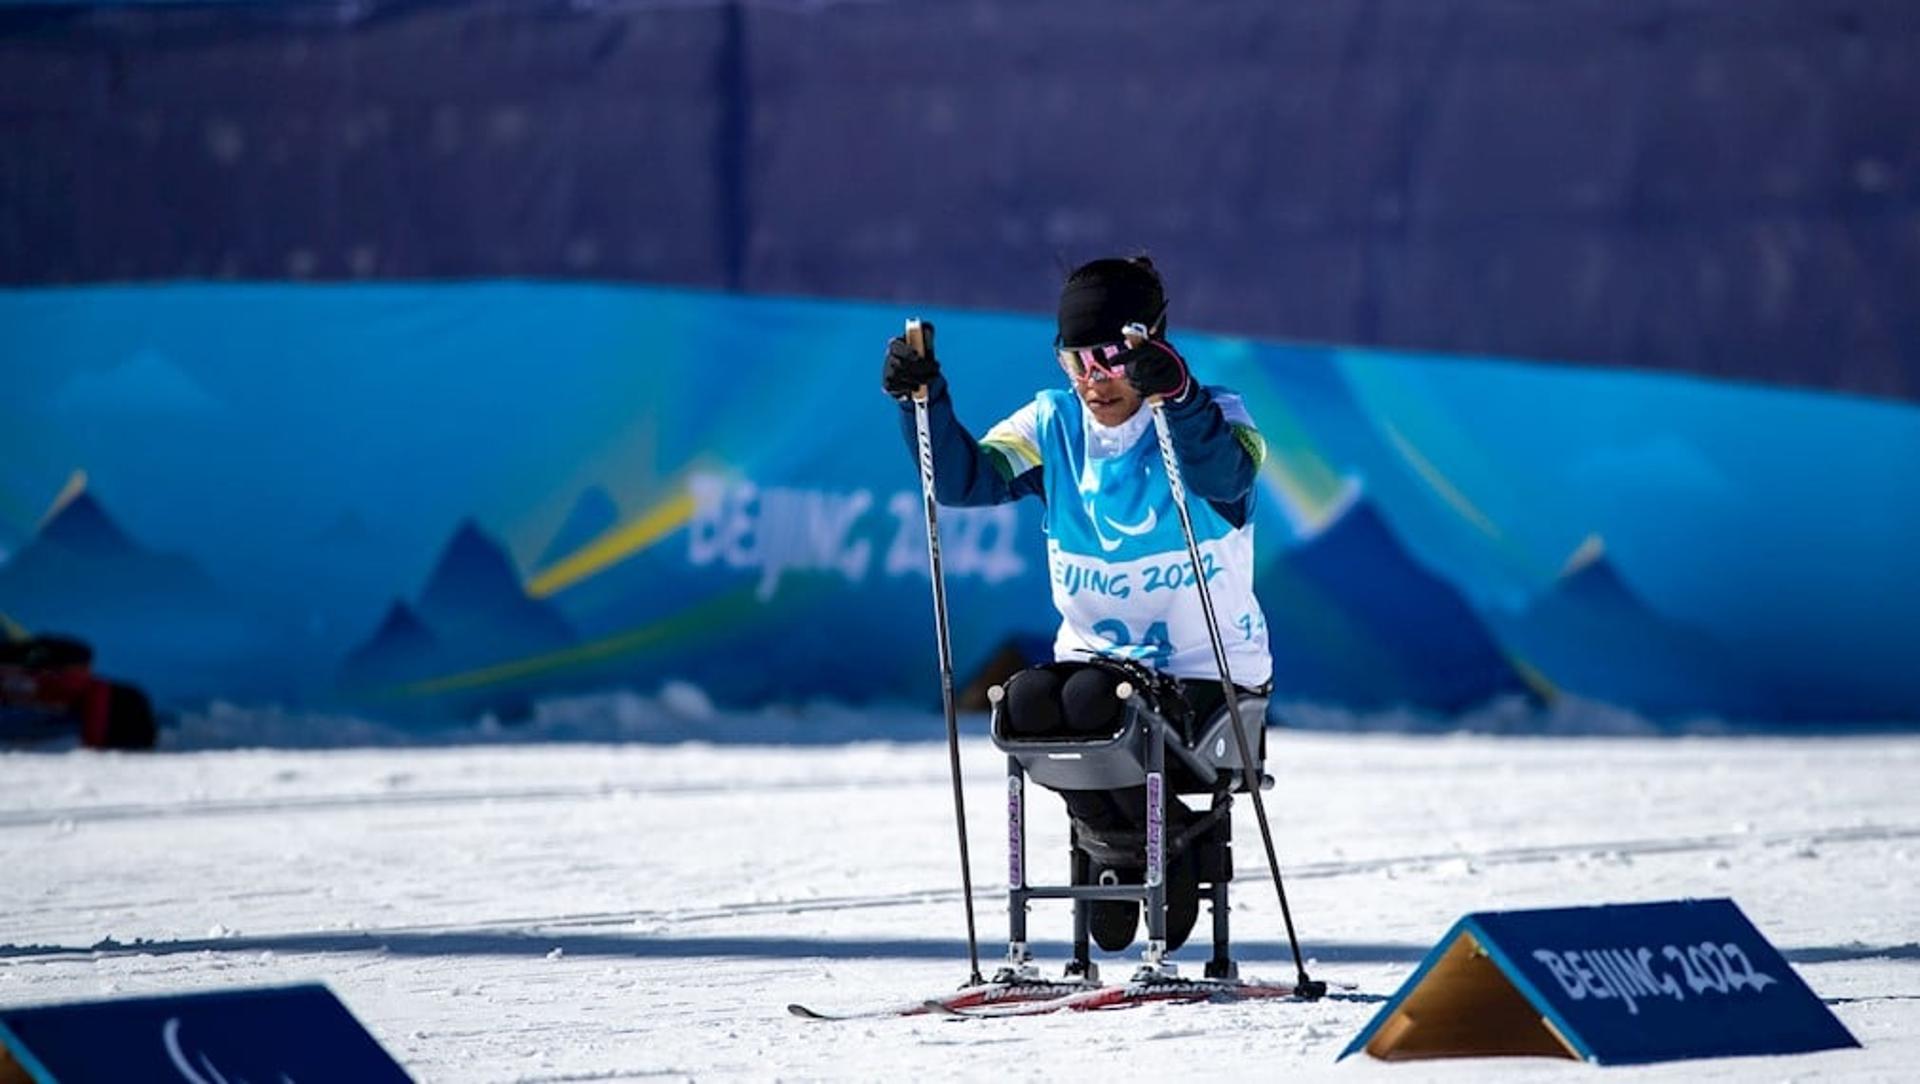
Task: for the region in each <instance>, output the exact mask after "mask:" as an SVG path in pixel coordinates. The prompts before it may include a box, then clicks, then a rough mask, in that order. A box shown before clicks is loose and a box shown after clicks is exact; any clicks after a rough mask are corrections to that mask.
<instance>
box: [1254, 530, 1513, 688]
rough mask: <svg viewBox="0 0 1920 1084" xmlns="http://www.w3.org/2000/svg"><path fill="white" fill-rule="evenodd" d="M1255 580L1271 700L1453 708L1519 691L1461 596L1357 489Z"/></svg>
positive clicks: (1506, 664)
mask: <svg viewBox="0 0 1920 1084" xmlns="http://www.w3.org/2000/svg"><path fill="white" fill-rule="evenodd" d="M1254 585H1255V590H1256V591H1257V593H1258V594H1259V596H1260V600H1261V606H1262V608H1263V609H1264V610H1265V612H1266V616H1267V623H1268V626H1269V634H1268V642H1269V643H1270V644H1271V645H1272V651H1273V668H1274V688H1275V696H1276V698H1277V699H1280V700H1289V699H1297V700H1314V701H1322V702H1327V703H1338V704H1347V705H1352V706H1356V707H1373V708H1380V707H1392V706H1396V705H1414V706H1419V707H1424V708H1434V709H1441V710H1448V711H1454V710H1459V709H1462V708H1466V707H1471V706H1474V705H1477V704H1481V703H1484V702H1485V701H1487V700H1489V699H1491V698H1493V697H1496V696H1499V695H1502V694H1507V693H1517V692H1523V691H1525V689H1526V685H1525V683H1524V682H1523V681H1522V680H1521V678H1520V676H1519V674H1518V673H1517V672H1516V671H1515V670H1514V668H1513V666H1512V664H1511V663H1509V662H1508V660H1507V658H1506V656H1505V654H1504V653H1503V652H1502V650H1501V648H1500V645H1499V644H1498V643H1497V642H1496V641H1495V640H1494V638H1493V637H1492V636H1491V635H1490V634H1489V632H1488V631H1487V629H1486V627H1485V626H1484V625H1483V624H1482V623H1481V620H1480V618H1479V616H1478V615H1477V614H1475V613H1474V611H1473V609H1472V607H1470V606H1468V605H1467V602H1466V599H1465V598H1464V597H1463V596H1462V595H1461V594H1460V592H1459V591H1458V590H1456V589H1455V588H1454V587H1453V585H1452V584H1450V583H1448V582H1447V581H1446V580H1444V579H1441V578H1440V577H1439V576H1437V575H1435V574H1434V573H1432V572H1430V571H1428V570H1427V569H1426V567H1425V566H1423V565H1421V564H1420V562H1419V561H1417V560H1416V559H1415V558H1414V557H1413V555H1412V554H1411V553H1409V552H1408V550H1407V548H1406V546H1405V545H1404V544H1403V543H1402V542H1401V541H1400V539H1399V536H1398V535H1396V534H1395V533H1394V530H1393V527H1392V525H1391V524H1389V523H1388V522H1387V521H1386V519H1385V518H1384V517H1383V516H1382V515H1381V514H1380V510H1379V509H1378V508H1377V507H1376V506H1375V505H1374V503H1373V502H1372V501H1371V500H1369V499H1368V498H1367V497H1365V496H1364V495H1360V494H1357V493H1356V494H1355V495H1354V496H1353V497H1352V498H1351V499H1350V500H1348V501H1347V503H1346V505H1345V508H1344V511H1341V512H1340V513H1339V514H1338V515H1337V517H1336V518H1333V519H1332V520H1330V521H1328V522H1327V523H1325V524H1324V525H1323V526H1320V527H1319V529H1318V530H1317V531H1316V533H1314V534H1312V535H1311V536H1310V537H1308V538H1307V539H1306V540H1305V541H1304V542H1302V543H1301V544H1300V545H1298V546H1296V547H1295V548H1293V549H1290V550H1285V551H1282V552H1281V553H1280V554H1279V555H1277V556H1276V557H1274V558H1273V559H1271V560H1269V561H1268V562H1267V563H1266V565H1265V566H1263V567H1262V568H1261V569H1260V570H1259V573H1258V574H1257V576H1256V577H1255V580H1254Z"/></svg>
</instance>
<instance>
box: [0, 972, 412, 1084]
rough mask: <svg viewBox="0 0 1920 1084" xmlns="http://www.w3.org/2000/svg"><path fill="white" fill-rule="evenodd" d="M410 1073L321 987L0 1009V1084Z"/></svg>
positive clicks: (377, 1081)
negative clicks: (17, 1083) (16, 1083)
mask: <svg viewBox="0 0 1920 1084" xmlns="http://www.w3.org/2000/svg"><path fill="white" fill-rule="evenodd" d="M409 1079H410V1078H409V1077H408V1076H407V1074H406V1071H405V1070H403V1069H402V1068H400V1063H398V1062H396V1061H394V1060H393V1057H392V1056H391V1055H389V1054H388V1053H387V1052H386V1050H384V1049H382V1048H381V1046H380V1044H379V1043H377V1042H375V1041H374V1039H373V1036H371V1035H369V1034H367V1032H366V1029H365V1028H362V1027H361V1026H360V1022H359V1021H357V1020H355V1019H354V1018H353V1014H352V1013H349V1012H348V1011H347V1008H346V1006H345V1005H342V1004H341V1003H340V1001H339V1000H338V999H337V998H335V997H334V996H333V994H332V992H330V991H329V990H328V989H327V988H326V987H324V986H319V985H307V986H288V987H281V988H277V989H265V990H230V991H223V992H220V993H213V994H191V995H184V996H178V997H149V998H134V999H127V1000H121V1001H102V1002H91V1003H85V1004H72V1005H49V1006H44V1007H40V1008H32V1009H5V1010H0V1084H15V1082H16V1081H17V1082H22V1084H24V1082H27V1081H31V1082H33V1084H75V1082H80V1081H95V1080H141V1081H180V1082H186V1084H206V1082H214V1081H231V1082H237V1081H242V1080H251V1081H259V1082H265V1081H281V1080H297V1081H319V1080H352V1081H358V1082H364V1084H387V1082H405V1081H408V1080H409Z"/></svg>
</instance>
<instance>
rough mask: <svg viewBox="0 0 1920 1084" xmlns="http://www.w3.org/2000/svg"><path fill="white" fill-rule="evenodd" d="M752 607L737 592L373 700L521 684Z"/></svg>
mask: <svg viewBox="0 0 1920 1084" xmlns="http://www.w3.org/2000/svg"><path fill="white" fill-rule="evenodd" d="M758 606H759V603H758V601H757V600H756V599H755V598H754V597H753V591H752V589H751V588H743V589H741V590H739V591H735V592H731V593H729V594H726V595H722V596H721V597H719V598H716V599H712V600H710V601H708V602H706V603H704V604H702V605H699V606H695V607H693V608H692V609H689V610H684V611H682V612H680V613H677V614H674V615H673V616H671V617H668V618H665V619H663V620H660V621H656V622H654V623H652V624H650V625H642V626H640V627H638V628H634V629H629V630H627V631H626V632H621V633H615V634H614V635H612V636H608V637H604V638H602V639H599V640H595V641H593V642H591V643H585V644H577V645H575V646H573V647H568V648H562V649H560V650H558V651H549V652H546V653H545V654H541V655H529V656H527V657H526V658H523V659H514V660H512V661H509V662H502V663H495V664H493V665H491V666H483V667H479V668H477V669H473V670H465V671H462V672H460V673H457V674H447V675H445V676H443V677H437V678H429V679H427V680H425V681H416V682H411V683H409V684H406V685H397V686H393V687H390V688H387V689H383V690H381V691H380V692H379V694H377V695H380V696H382V697H410V696H438V695H441V694H444V693H455V692H465V691H470V690H473V689H482V688H486V687H488V686H491V685H499V684H502V683H505V682H509V681H517V680H519V679H521V678H528V677H534V676H537V675H540V674H549V673H552V672H554V671H556V670H564V669H568V668H571V667H579V666H587V665H591V664H593V663H598V662H605V661H606V660H608V659H612V658H616V657H618V656H621V655H628V654H633V653H635V652H639V651H644V650H646V649H648V648H650V647H654V646H656V645H658V644H661V643H666V642H670V641H673V640H677V639H680V638H683V637H688V636H692V635H695V634H698V633H700V632H703V631H708V630H712V629H715V628H718V627H721V626H724V625H725V624H726V623H727V622H728V621H730V620H734V619H738V618H743V617H745V616H747V614H748V613H749V611H752V610H754V609H756V608H758Z"/></svg>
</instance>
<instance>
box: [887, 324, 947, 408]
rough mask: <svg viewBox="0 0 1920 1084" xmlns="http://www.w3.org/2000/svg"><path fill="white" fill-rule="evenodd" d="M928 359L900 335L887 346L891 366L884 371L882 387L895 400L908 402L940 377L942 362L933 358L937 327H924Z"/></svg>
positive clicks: (888, 360)
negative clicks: (935, 329)
mask: <svg viewBox="0 0 1920 1084" xmlns="http://www.w3.org/2000/svg"><path fill="white" fill-rule="evenodd" d="M924 329H925V338H926V344H927V353H926V356H924V357H922V356H921V354H920V352H919V351H918V350H915V349H914V348H913V347H912V346H911V345H909V344H908V342H907V340H906V338H905V336H901V335H896V336H894V337H893V340H892V341H891V342H889V343H887V363H886V365H885V367H884V368H882V369H881V370H880V387H881V388H882V389H883V390H885V391H886V393H887V394H888V395H891V396H893V397H894V398H895V399H907V398H910V397H912V395H913V393H914V392H917V391H919V390H920V389H921V388H923V387H925V386H926V385H928V384H930V383H932V382H933V379H934V378H935V377H937V376H939V375H940V363H939V362H937V361H935V360H934V359H933V325H932V324H926V325H924Z"/></svg>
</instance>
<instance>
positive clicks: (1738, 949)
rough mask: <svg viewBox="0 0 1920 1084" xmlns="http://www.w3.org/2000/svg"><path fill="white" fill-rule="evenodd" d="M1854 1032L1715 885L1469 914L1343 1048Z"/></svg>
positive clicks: (1650, 1047)
mask: <svg viewBox="0 0 1920 1084" xmlns="http://www.w3.org/2000/svg"><path fill="white" fill-rule="evenodd" d="M1859 1045H1860V1044H1859V1042H1858V1041H1856V1040H1855V1039H1854V1037H1853V1036H1852V1035H1851V1034H1850V1033H1849V1032H1848V1031H1847V1029H1846V1027H1845V1026H1844V1025H1842V1024H1841V1023H1840V1021H1839V1020H1838V1019H1837V1018H1835V1016H1834V1015H1833V1013H1832V1012H1831V1011H1829V1010H1828V1009H1827V1007H1826V1005H1825V1004H1823V1003H1822V1002H1821V1001H1820V999H1819V998H1818V997H1816V996H1815V995H1814V993H1813V991H1812V990H1811V989H1809V988H1808V987H1807V984H1806V983H1805V982H1803V981H1801V979H1800V976H1798V975H1796V974H1795V973H1794V971H1793V969H1792V968H1791V967H1789V966H1788V965H1787V961H1786V959H1785V958H1784V957H1782V956H1781V955H1780V953H1779V951H1778V950H1776V949H1775V948H1774V947H1773V946H1772V945H1771V944H1769V943H1768V942H1767V939H1766V938H1765V937H1764V936H1762V935H1761V933H1760V931H1759V930H1757V929H1755V928H1754V926H1753V923H1751V922H1749V921H1748V920H1747V916H1746V915H1745V914H1743V913H1741V911H1740V908H1739V907H1737V906H1736V905H1735V904H1734V902H1733V901H1732V900H1726V899H1719V900H1684V901H1674V902H1666V903H1640V904H1618V905H1612V906H1603V907H1571V908H1557V909H1553V910H1541V911H1505V912H1492V911H1490V912H1478V913H1475V914H1470V915H1468V916H1466V917H1465V918H1463V919H1461V920H1460V921H1459V922H1457V923H1455V924H1454V926H1453V928H1452V929H1451V930H1449V931H1447V934H1446V936H1445V937H1443V938H1441V940H1440V943H1439V944H1438V945H1436V946H1435V947H1434V950H1433V951H1432V952H1431V953H1428V955H1427V958H1426V959H1425V960H1423V961H1421V964H1420V967H1419V968H1418V969H1417V970H1416V971H1415V972H1414V973H1413V976H1412V977H1411V978H1409V979H1408V980H1407V982H1406V984H1405V985H1404V986H1402V987H1401V988H1400V991H1399V992H1398V993H1397V994H1395V995H1394V996H1393V999H1392V1000H1391V1001H1389V1002H1388V1003H1387V1004H1386V1005H1384V1006H1382V1007H1381V1009H1380V1012H1379V1013H1378V1014H1376V1015H1375V1016H1374V1018H1373V1020H1372V1021H1371V1022H1369V1023H1368V1024H1367V1026H1366V1028H1365V1029H1363V1030H1362V1031H1361V1032H1360V1034H1359V1035H1358V1036H1356V1037H1355V1038H1354V1040H1353V1042H1352V1043H1350V1044H1348V1046H1347V1048H1346V1050H1344V1051H1342V1052H1341V1054H1340V1056H1341V1057H1342V1058H1344V1057H1347V1056H1348V1055H1350V1054H1353V1053H1356V1052H1358V1051H1361V1050H1365V1051H1366V1052H1367V1053H1369V1054H1372V1055H1373V1056H1374V1057H1377V1058H1383V1059H1388V1060H1401V1059H1412V1058H1441V1057H1476V1056H1486V1055H1528V1054H1530V1055H1538V1056H1546V1057H1566V1058H1580V1059H1583V1060H1586V1061H1590V1062H1594V1063H1597V1064H1603V1065H1631V1064H1638V1063H1644V1062H1655V1061H1674V1060H1679V1059H1683V1058H1711V1057H1731V1056H1740V1055H1760V1054H1796V1053H1803V1052H1806V1051H1812V1050H1828V1049H1832V1048H1835V1047H1849V1046H1859Z"/></svg>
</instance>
